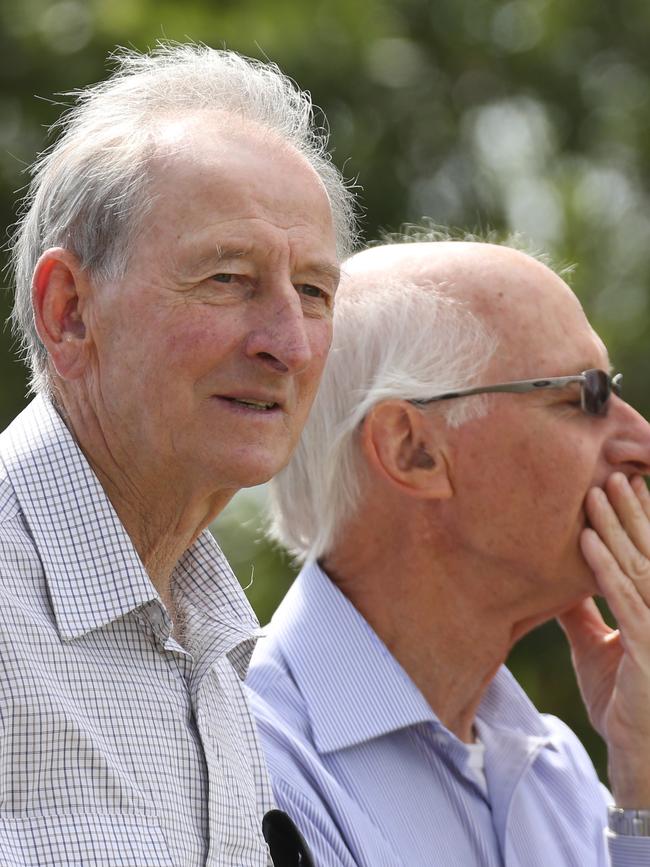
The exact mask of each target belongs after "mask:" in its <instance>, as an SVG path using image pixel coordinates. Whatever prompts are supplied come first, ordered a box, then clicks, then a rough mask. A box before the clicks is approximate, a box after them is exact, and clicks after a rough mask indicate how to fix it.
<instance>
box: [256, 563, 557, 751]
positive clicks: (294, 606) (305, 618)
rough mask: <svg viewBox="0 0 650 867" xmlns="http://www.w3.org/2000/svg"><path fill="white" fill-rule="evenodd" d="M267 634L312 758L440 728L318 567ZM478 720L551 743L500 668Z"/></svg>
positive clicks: (303, 578)
mask: <svg viewBox="0 0 650 867" xmlns="http://www.w3.org/2000/svg"><path fill="white" fill-rule="evenodd" d="M273 633H274V635H275V636H277V639H278V641H279V643H280V645H281V647H282V649H283V651H284V656H285V659H286V660H288V665H289V668H290V669H291V673H292V675H293V677H294V678H295V680H296V683H297V685H298V688H299V690H300V692H301V694H302V695H303V697H304V699H305V702H306V705H307V712H308V714H309V717H310V721H311V725H312V731H313V737H314V743H315V745H316V748H317V749H318V751H319V752H321V753H326V752H333V751H336V750H341V749H345V748H346V747H350V746H353V745H356V744H360V743H363V742H364V741H368V740H372V739H373V738H376V737H380V736H382V735H385V734H388V733H390V732H392V731H397V730H399V729H402V728H406V727H408V726H413V725H417V724H418V723H426V722H429V723H432V724H433V725H434V727H436V728H439V729H442V728H443V726H442V723H440V721H439V720H438V718H437V717H436V715H435V714H434V713H433V711H432V710H431V708H430V707H429V705H428V703H427V702H426V700H425V698H424V696H423V695H422V693H421V692H420V691H419V689H418V688H417V687H416V686H415V684H414V683H413V681H412V680H411V679H410V677H409V676H408V675H407V674H406V672H405V671H404V669H403V668H402V667H401V665H400V664H399V663H398V662H397V660H396V659H395V658H394V657H393V655H392V654H391V653H390V651H389V650H388V648H387V647H386V646H385V645H384V644H383V642H382V641H381V639H380V638H379V637H378V636H377V634H376V633H375V632H374V630H373V629H372V628H371V627H370V626H369V624H368V623H367V622H366V620H365V619H364V618H363V617H362V615H361V614H360V613H359V612H358V611H357V610H356V608H355V607H354V606H353V605H352V603H351V602H350V601H349V600H348V599H347V598H346V597H345V596H344V595H343V593H341V591H340V590H339V589H338V588H337V587H336V586H335V585H334V584H333V583H332V582H331V581H330V580H329V578H328V577H327V575H326V574H325V573H324V572H323V570H322V569H321V568H320V567H319V566H318V565H317V564H315V563H311V564H308V565H307V566H305V568H304V569H303V570H302V572H301V573H300V575H299V576H298V578H297V579H296V581H295V582H294V584H293V586H292V587H291V589H290V590H289V593H288V594H287V596H286V598H285V600H284V602H283V603H282V605H281V606H280V608H279V609H278V611H277V612H276V615H275V616H274V618H273ZM386 696H390V701H387V700H386ZM504 707H507V714H504V711H503V708H504ZM343 709H344V710H343ZM477 715H478V717H479V718H480V719H481V720H482V722H483V723H485V725H487V726H489V727H490V728H491V727H495V728H499V729H508V730H510V729H511V730H512V732H513V737H515V738H517V737H519V736H521V737H522V738H523V739H524V740H526V741H528V740H529V739H530V738H531V737H532V738H541V739H542V740H544V741H547V742H550V739H549V733H548V730H547V728H546V727H545V725H544V723H543V719H542V718H541V717H540V715H539V714H538V712H537V710H536V709H535V707H534V706H533V705H532V703H531V702H530V700H529V699H528V697H527V696H526V695H525V693H524V692H523V690H522V689H521V687H520V686H519V685H518V684H517V682H516V681H515V680H514V678H513V677H512V676H511V675H510V673H509V672H508V670H507V669H506V668H505V667H502V668H501V669H500V670H499V672H498V673H497V675H496V677H495V678H494V680H493V681H492V683H491V684H490V686H489V687H488V689H487V691H486V694H485V696H484V698H483V700H482V702H481V704H480V706H479V710H478V714H477Z"/></svg>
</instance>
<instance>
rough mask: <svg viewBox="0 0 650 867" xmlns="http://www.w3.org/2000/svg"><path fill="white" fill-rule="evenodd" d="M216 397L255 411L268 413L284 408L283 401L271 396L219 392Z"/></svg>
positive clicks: (235, 405)
mask: <svg viewBox="0 0 650 867" xmlns="http://www.w3.org/2000/svg"><path fill="white" fill-rule="evenodd" d="M215 397H216V398H218V399H219V400H223V401H226V402H227V403H230V404H232V405H233V406H234V407H242V408H243V409H248V410H253V411H254V412H263V413H267V412H273V411H274V410H281V409H283V404H282V402H281V401H278V400H275V399H274V398H273V397H270V396H260V395H255V396H253V395H232V394H217V395H215Z"/></svg>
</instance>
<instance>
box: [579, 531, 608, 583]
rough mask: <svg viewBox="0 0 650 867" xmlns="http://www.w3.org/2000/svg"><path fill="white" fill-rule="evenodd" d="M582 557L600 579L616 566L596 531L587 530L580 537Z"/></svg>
mask: <svg viewBox="0 0 650 867" xmlns="http://www.w3.org/2000/svg"><path fill="white" fill-rule="evenodd" d="M580 548H581V549H582V555H583V557H584V558H585V560H586V561H587V564H588V565H589V567H590V568H591V570H592V571H593V572H594V573H595V575H596V577H599V576H600V575H602V574H603V573H605V574H606V573H607V570H608V569H611V568H612V567H614V566H615V565H616V562H615V560H614V558H613V557H612V555H611V553H610V551H609V550H608V549H607V547H606V545H605V544H604V542H603V541H602V539H601V538H600V537H599V535H598V533H597V532H596V531H595V530H591V529H589V528H587V529H586V530H583V531H582V534H581V536H580Z"/></svg>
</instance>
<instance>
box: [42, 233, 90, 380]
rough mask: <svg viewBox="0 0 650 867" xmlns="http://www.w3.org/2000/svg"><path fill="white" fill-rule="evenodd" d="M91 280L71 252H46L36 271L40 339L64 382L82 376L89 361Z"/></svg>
mask: <svg viewBox="0 0 650 867" xmlns="http://www.w3.org/2000/svg"><path fill="white" fill-rule="evenodd" d="M87 295H88V279H87V277H86V275H85V273H84V271H83V269H82V268H81V265H80V263H79V260H78V259H77V257H76V256H75V255H74V253H72V252H71V251H70V250H65V249H63V248H62V247H52V248H51V249H49V250H46V251H45V252H44V253H43V254H42V256H41V257H40V259H39V260H38V262H37V263H36V268H35V269H34V277H33V279H32V305H33V309H34V322H35V324H36V330H37V332H38V336H39V337H40V338H41V340H42V342H43V345H44V346H45V348H46V349H47V352H48V355H49V357H50V360H51V362H52V364H53V366H54V369H55V370H56V372H57V373H58V375H59V376H60V377H61V378H62V379H77V378H78V377H79V376H81V374H82V372H83V370H84V367H85V362H86V358H87V343H88V341H87V339H86V338H87V335H86V325H85V323H84V319H83V308H84V302H85V300H86V298H87Z"/></svg>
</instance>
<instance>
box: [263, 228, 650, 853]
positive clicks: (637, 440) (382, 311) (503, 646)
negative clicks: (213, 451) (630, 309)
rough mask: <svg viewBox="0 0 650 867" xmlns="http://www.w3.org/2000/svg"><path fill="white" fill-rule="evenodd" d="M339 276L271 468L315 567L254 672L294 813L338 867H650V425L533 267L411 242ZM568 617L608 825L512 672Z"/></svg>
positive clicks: (281, 532) (516, 259) (451, 245)
mask: <svg viewBox="0 0 650 867" xmlns="http://www.w3.org/2000/svg"><path fill="white" fill-rule="evenodd" d="M345 272H346V280H345V281H344V285H343V286H342V289H341V292H340V294H339V297H337V310H336V314H335V325H334V334H335V338H334V343H333V346H332V351H331V355H330V360H329V362H328V365H327V366H326V371H325V375H324V378H323V381H322V384H321V388H320V390H319V394H318V398H317V400H316V404H315V407H314V408H313V411H312V415H311V416H310V419H309V422H308V424H307V427H306V429H305V431H304V433H303V437H302V439H301V442H300V445H299V447H298V450H297V451H296V453H295V454H294V457H293V459H292V461H291V462H290V464H289V466H288V467H287V469H286V470H285V471H283V473H282V474H280V477H279V478H278V479H277V480H276V482H275V483H274V485H275V532H276V535H277V536H278V537H279V538H280V539H281V540H282V541H283V542H284V543H285V544H286V545H287V546H288V547H289V548H290V549H291V550H292V551H293V552H295V553H296V554H297V555H298V556H300V557H301V558H303V559H304V560H305V561H306V565H305V567H304V569H303V571H302V572H301V574H300V576H299V577H298V579H297V581H296V583H295V584H294V586H293V587H292V588H291V590H290V591H289V594H288V596H287V598H286V599H285V601H284V602H283V603H282V605H281V606H280V608H279V610H278V612H277V613H276V615H275V617H274V619H273V621H272V623H271V626H270V629H269V636H268V637H267V638H265V639H264V640H263V641H261V642H260V643H259V644H258V648H257V650H256V652H255V655H254V659H253V665H252V669H251V674H250V686H251V688H252V690H253V691H254V693H255V699H254V713H255V714H256V716H257V718H258V722H259V725H260V731H261V735H262V741H263V745H264V747H265V751H266V754H267V759H268V762H269V770H270V773H271V778H272V781H273V784H274V789H275V794H276V797H277V800H278V803H279V805H280V806H281V807H283V808H284V809H286V810H287V811H288V812H289V813H290V814H291V815H292V816H293V818H294V820H295V821H296V822H297V823H298V824H299V826H301V827H302V830H303V832H304V834H305V835H306V837H307V839H308V840H309V841H310V842H311V844H312V847H313V849H314V852H315V855H316V856H317V863H319V864H322V865H328V867H333V865H337V867H342V865H345V867H352V865H364V867H365V865H367V867H370V865H372V867H397V865H404V867H406V865H408V867H416V865H417V867H431V865H434V864H435V865H437V864H439V865H441V867H443V865H444V867H474V865H477V867H478V865H480V867H503V865H506V867H596V865H599V867H601V865H602V867H604V865H605V864H608V863H610V859H611V863H612V864H614V865H617V867H621V865H628V867H632V865H634V867H639V865H642V864H644V865H645V864H650V497H649V495H648V491H647V488H646V486H645V482H644V479H643V475H644V474H646V473H648V470H649V467H650V425H648V423H647V422H646V421H645V420H644V419H643V418H642V417H641V416H640V415H639V414H638V413H637V412H635V411H634V410H633V409H632V408H631V407H630V406H629V405H628V404H627V403H625V401H624V400H623V399H622V398H621V397H620V378H619V376H614V377H613V378H612V376H611V375H610V372H609V370H610V369H609V360H608V358H607V353H606V350H605V347H604V346H603V343H602V342H601V340H600V339H599V338H598V336H597V335H596V334H595V333H594V331H593V330H592V329H591V327H590V325H589V323H588V322H587V320H586V318H585V315H584V313H583V311H582V309H581V307H580V304H579V303H578V301H577V299H576V298H575V296H574V295H573V293H572V292H571V290H570V289H569V288H568V287H567V285H566V284H565V283H564V282H563V281H562V280H561V279H560V277H558V276H557V275H556V274H554V273H553V272H551V271H550V270H549V269H548V268H547V267H546V266H545V265H543V264H541V263H540V262H539V261H537V260H535V259H532V258H530V257H529V256H526V255H524V254H523V253H521V252H518V251H516V250H513V249H509V248H506V247H501V246H497V245H492V244H481V243H470V242H439V243H405V244H396V245H387V246H384V247H377V248H374V249H371V250H368V251H365V252H363V253H360V254H359V255H357V256H354V257H353V258H352V259H351V260H350V261H348V263H347V264H346V265H345ZM596 592H598V593H602V594H603V595H604V596H605V597H606V598H607V600H608V601H609V604H610V606H611V608H612V610H613V611H614V613H615V614H616V616H617V618H618V622H619V625H620V629H621V632H620V634H619V633H618V632H613V631H612V630H610V629H608V627H607V626H606V625H605V624H604V622H603V620H602V619H601V617H600V615H599V613H598V610H597V609H596V607H595V605H594V603H593V601H592V600H591V599H590V598H589V597H590V596H591V595H592V594H593V593H596ZM554 616H560V617H561V619H562V623H563V626H564V628H565V630H566V632H567V634H568V636H569V639H570V642H571V645H572V649H573V654H574V660H575V667H576V671H577V674H578V678H579V680H580V684H581V688H582V692H583V695H584V698H585V702H586V704H587V707H588V710H589V713H590V715H591V719H592V721H593V724H594V725H595V727H596V728H597V729H598V731H599V732H600V733H601V734H602V736H603V737H604V738H605V740H606V742H607V745H608V748H609V763H610V781H611V785H612V790H613V794H614V797H615V801H616V805H617V806H618V807H619V808H620V809H619V810H618V811H612V813H611V817H610V821H611V831H610V832H609V833H608V834H606V828H607V821H608V816H607V800H606V793H605V792H604V790H603V789H602V787H601V786H600V784H599V782H598V779H597V777H596V774H595V771H594V769H593V767H592V765H591V763H590V761H589V759H588V757H587V755H586V753H585V751H584V749H583V748H582V746H581V745H580V743H579V742H578V741H577V739H576V737H575V736H574V735H573V734H572V733H571V732H570V731H569V730H568V729H567V728H566V726H564V725H563V723H561V722H560V721H559V720H557V719H554V718H551V717H543V716H540V715H539V714H538V713H537V711H536V710H535V709H534V707H533V706H532V705H531V703H530V702H529V700H528V699H527V698H526V696H525V694H524V693H523V692H522V690H521V689H520V687H519V686H518V685H517V684H516V683H515V682H514V681H513V679H512V677H511V676H510V675H509V673H508V672H507V670H506V669H505V668H504V667H503V662H504V660H505V658H506V656H507V655H508V652H509V650H510V648H511V647H512V645H513V643H515V642H516V641H517V640H518V639H519V638H520V637H521V636H522V635H523V634H524V633H526V632H528V631H529V630H530V629H532V628H533V627H534V626H536V625H537V624H539V623H541V622H543V621H545V620H548V619H549V618H551V617H554Z"/></svg>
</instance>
